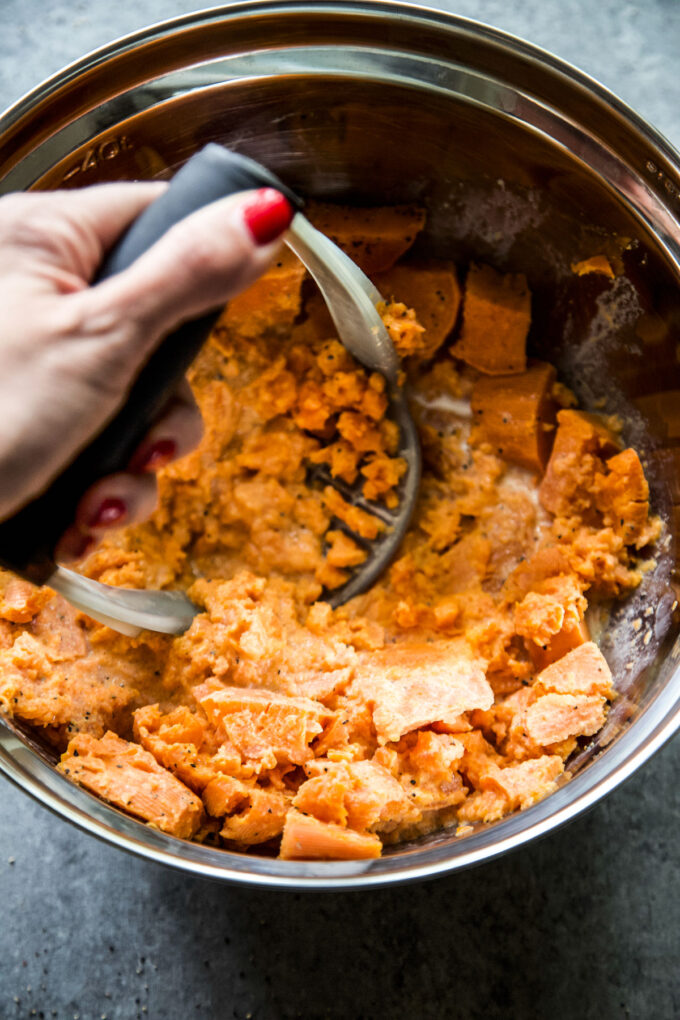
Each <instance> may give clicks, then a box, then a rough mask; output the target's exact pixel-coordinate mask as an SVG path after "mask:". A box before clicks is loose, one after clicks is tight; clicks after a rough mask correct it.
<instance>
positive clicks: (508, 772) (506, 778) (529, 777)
mask: <svg viewBox="0 0 680 1020" xmlns="http://www.w3.org/2000/svg"><path fill="white" fill-rule="evenodd" d="M546 743H547V741H546ZM563 770H564V763H563V761H562V759H561V758H560V757H558V756H557V755H543V756H542V757H540V758H532V759H530V760H529V761H523V762H519V763H518V764H517V765H506V766H505V768H499V767H498V765H495V764H492V765H489V767H488V769H487V771H486V773H485V774H484V777H483V780H482V788H483V789H485V790H495V791H497V792H498V793H501V794H503V795H504V796H505V797H506V799H507V805H506V811H514V810H516V809H517V808H520V809H522V810H524V809H525V808H528V807H531V805H532V804H535V803H536V801H538V800H542V799H543V797H545V796H546V795H547V794H548V793H552V791H553V790H554V789H555V779H557V777H558V776H559V775H560V773H561V772H563Z"/></svg>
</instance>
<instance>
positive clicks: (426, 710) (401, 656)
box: [354, 643, 493, 744]
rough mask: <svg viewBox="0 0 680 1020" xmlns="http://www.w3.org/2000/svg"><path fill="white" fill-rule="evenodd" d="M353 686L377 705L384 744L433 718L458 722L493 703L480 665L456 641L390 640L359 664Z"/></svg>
mask: <svg viewBox="0 0 680 1020" xmlns="http://www.w3.org/2000/svg"><path fill="white" fill-rule="evenodd" d="M354 686H355V687H358V688H359V689H360V690H361V692H362V695H363V697H364V698H365V699H366V700H367V701H368V702H369V703H371V704H372V705H373V723H374V725H375V728H376V731H377V733H378V740H379V742H380V743H381V744H384V743H386V742H387V741H390V740H399V738H400V737H401V736H402V735H403V734H404V733H408V732H409V731H410V730H415V729H419V728H420V727H421V726H427V725H429V724H430V723H434V722H441V723H452V722H454V723H455V722H457V720H458V717H459V716H460V715H461V713H463V712H469V711H471V710H472V709H475V708H480V709H486V708H490V706H491V705H492V704H493V691H492V690H491V687H490V685H489V684H488V683H487V680H486V678H485V676H484V670H483V668H482V666H481V664H480V663H479V662H477V661H476V660H475V659H473V658H471V657H470V656H469V654H465V652H464V651H463V649H462V648H461V647H460V646H457V645H455V644H454V643H452V644H451V645H450V646H448V647H447V646H446V645H443V646H442V645H440V646H439V647H436V646H433V645H428V644H425V643H423V644H414V645H390V646H388V647H387V648H385V649H383V650H381V651H377V652H373V653H371V655H370V656H367V657H366V658H365V659H364V661H363V663H362V664H361V665H360V666H359V667H358V669H357V672H356V679H355V681H354Z"/></svg>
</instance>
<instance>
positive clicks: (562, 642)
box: [529, 619, 590, 669]
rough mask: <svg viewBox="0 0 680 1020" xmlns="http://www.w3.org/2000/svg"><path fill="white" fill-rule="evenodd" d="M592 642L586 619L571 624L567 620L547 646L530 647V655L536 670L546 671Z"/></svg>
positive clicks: (532, 645) (547, 642) (549, 639)
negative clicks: (553, 664)
mask: <svg viewBox="0 0 680 1020" xmlns="http://www.w3.org/2000/svg"><path fill="white" fill-rule="evenodd" d="M588 641H590V631H589V630H588V624H587V623H586V621H585V620H584V619H580V620H578V621H576V622H575V623H574V622H570V621H568V620H566V621H565V622H564V623H563V625H562V627H560V629H559V630H558V631H557V633H556V634H553V635H552V637H550V638H548V640H547V641H546V643H545V645H536V644H534V643H532V644H531V645H529V655H530V656H531V661H532V663H533V664H534V667H535V669H545V668H546V667H547V666H549V665H550V664H551V663H553V662H557V661H558V660H559V659H562V658H563V657H564V656H565V655H567V654H568V653H569V652H571V651H573V650H574V649H575V648H579V647H580V645H583V644H585V643H587V642H588Z"/></svg>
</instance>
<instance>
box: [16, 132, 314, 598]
mask: <svg viewBox="0 0 680 1020" xmlns="http://www.w3.org/2000/svg"><path fill="white" fill-rule="evenodd" d="M261 187H272V188H276V189H277V190H278V191H281V192H283V194H285V195H286V197H287V198H288V199H289V200H290V201H291V203H292V204H293V206H294V208H297V209H299V208H301V206H302V203H301V201H300V199H299V198H298V197H297V196H296V195H295V194H293V192H291V191H290V190H289V189H288V188H287V187H286V186H285V185H283V184H282V183H281V181H279V180H278V179H277V178H276V177H275V176H274V175H273V174H272V173H270V172H269V171H268V170H266V169H265V168H264V167H262V166H260V164H259V163H256V162H255V161H254V160H251V159H248V158H247V157H245V156H241V155H239V154H237V153H234V152H231V151H230V150H228V149H225V148H224V147H223V146H221V145H215V144H212V143H211V144H210V145H207V146H206V147H205V148H204V149H202V150H201V151H200V152H198V153H197V154H196V155H195V156H192V157H191V159H189V160H188V161H187V163H185V164H184V166H183V167H182V168H181V170H179V171H178V173H177V174H175V176H174V177H173V179H172V181H171V183H170V186H169V187H168V189H167V191H166V192H165V193H164V194H163V195H162V196H161V197H160V198H158V199H157V200H156V201H155V202H153V203H152V204H151V205H150V206H149V207H148V208H147V209H146V210H145V211H144V212H143V213H142V215H141V216H140V217H139V218H138V219H137V220H135V222H134V223H133V224H132V225H131V226H130V228H129V229H128V230H127V231H126V233H125V234H124V235H123V237H122V238H121V239H120V240H119V241H118V243H117V244H116V246H115V247H114V248H113V249H112V251H111V252H110V253H109V255H108V257H107V259H106V260H105V262H104V264H103V265H102V267H101V268H100V270H99V272H98V274H97V276H96V280H95V282H99V281H100V280H104V279H106V278H107V277H109V276H113V275H114V274H115V273H119V272H121V271H122V270H123V269H127V267H128V266H130V265H131V264H132V263H133V262H134V261H135V259H137V258H138V257H139V256H140V255H141V254H142V253H143V252H145V251H146V250H147V249H148V248H150V247H151V245H153V244H155V242H156V241H157V240H158V239H159V238H160V237H162V235H163V234H165V232H166V231H167V230H168V229H169V228H170V227H171V226H173V224H175V223H177V222H178V221H179V220H182V219H184V217H185V216H188V215H189V214H190V213H192V212H194V211H195V210H196V209H199V208H201V207H202V206H204V205H208V204H209V203H210V202H214V201H216V200H217V199H219V198H224V197H225V196H226V195H231V194H235V193H236V192H239V191H247V190H250V189H252V188H261ZM121 314H124V309H121ZM215 318H216V313H214V312H213V313H211V314H209V315H205V316H203V317H202V318H200V319H195V320H194V321H192V322H187V323H185V324H184V325H182V326H180V327H179V329H177V330H176V331H175V332H174V333H171V334H169V335H168V336H166V337H165V339H164V340H163V341H162V342H161V343H160V344H159V345H158V347H157V348H156V349H155V350H154V352H153V353H152V354H151V356H150V358H149V359H148V361H147V362H146V363H145V364H144V366H143V367H142V369H141V370H140V372H139V374H138V375H137V377H136V379H135V380H134V382H133V383H132V386H131V387H130V390H129V393H128V397H127V400H126V401H125V403H124V405H123V406H122V407H121V408H120V410H119V411H118V412H117V413H116V414H115V416H114V417H113V418H112V419H111V420H110V421H109V422H108V423H107V424H106V425H104V427H103V428H102V430H101V431H100V432H99V433H98V434H97V435H96V436H95V437H94V438H93V439H92V441H91V442H90V444H89V445H88V446H86V447H85V449H83V450H81V451H80V453H78V454H77V456H76V457H75V459H74V460H73V461H72V462H71V463H70V464H69V465H68V466H67V467H66V468H64V470H63V471H62V472H61V474H59V475H58V476H57V477H56V478H55V479H54V480H53V481H52V482H51V483H50V485H49V487H48V488H47V489H46V490H45V491H44V492H43V493H41V495H39V496H37V497H36V498H35V499H34V500H32V502H30V503H28V504H26V505H25V506H23V507H22V508H21V509H20V510H19V511H17V513H16V514H14V516H13V517H10V518H9V519H8V520H5V521H2V522H1V523H0V563H1V564H2V565H3V566H5V567H7V568H9V569H10V570H14V571H15V572H16V573H18V574H21V575H22V576H23V577H25V578H27V579H28V580H30V581H33V582H34V583H36V584H44V583H45V581H47V579H48V578H49V576H50V575H51V574H52V572H53V570H54V559H53V555H54V548H55V546H56V544H57V541H58V540H59V538H60V536H61V535H62V534H63V532H64V531H65V530H66V528H67V527H68V526H69V524H71V522H72V521H73V517H74V514H75V510H76V507H77V505H78V503H79V501H80V499H81V497H82V496H83V494H84V493H85V492H86V490H87V489H88V488H89V487H90V486H91V485H92V484H93V483H94V482H96V481H98V479H100V478H103V477H104V475H109V474H112V473H114V472H116V471H123V470H125V468H126V467H127V465H128V463H129V461H130V458H131V456H132V454H133V453H134V451H135V449H136V448H137V447H138V446H139V444H140V442H141V441H142V439H143V438H144V436H145V435H146V433H147V431H148V429H149V427H150V426H151V424H152V423H153V421H154V420H155V419H156V417H157V416H158V414H159V413H160V411H161V410H162V408H163V407H164V406H165V404H166V403H167V401H168V399H169V398H170V397H171V395H172V394H173V393H174V391H175V390H176V388H177V386H178V384H179V382H180V380H181V379H182V378H183V376H184V374H185V372H186V370H187V369H188V367H189V365H190V364H191V362H192V361H193V359H194V358H195V356H196V354H197V353H198V351H199V350H200V348H201V347H202V345H203V343H204V342H205V340H206V338H207V336H208V334H209V332H210V330H211V328H212V326H213V325H214V322H215ZM0 484H2V480H1V479H0Z"/></svg>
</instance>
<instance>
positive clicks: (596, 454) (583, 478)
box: [539, 410, 618, 517]
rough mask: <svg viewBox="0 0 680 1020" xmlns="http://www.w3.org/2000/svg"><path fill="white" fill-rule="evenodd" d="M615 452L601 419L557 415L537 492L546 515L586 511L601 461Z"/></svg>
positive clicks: (570, 413)
mask: <svg viewBox="0 0 680 1020" xmlns="http://www.w3.org/2000/svg"><path fill="white" fill-rule="evenodd" d="M617 450H618V446H617V443H616V440H615V438H614V436H613V434H612V432H611V430H610V429H609V428H608V427H607V425H606V423H605V422H604V420H603V419H602V417H601V416H599V415H596V414H586V413H585V412H584V411H572V410H564V411H558V413H557V432H556V434H555V442H554V444H553V448H552V453H551V455H550V460H549V461H548V466H547V468H546V472H545V475H544V477H543V481H542V482H541V486H540V489H539V499H540V501H541V504H542V506H543V507H544V508H545V509H546V510H548V511H549V513H552V514H555V515H557V516H562V517H568V516H570V515H572V514H579V513H583V512H585V511H587V510H588V509H589V508H590V507H591V506H592V503H593V495H592V488H593V485H594V483H595V475H596V473H597V471H598V470H601V469H602V461H603V460H605V459H606V458H607V457H611V456H612V455H613V454H615V453H616V452H617Z"/></svg>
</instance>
